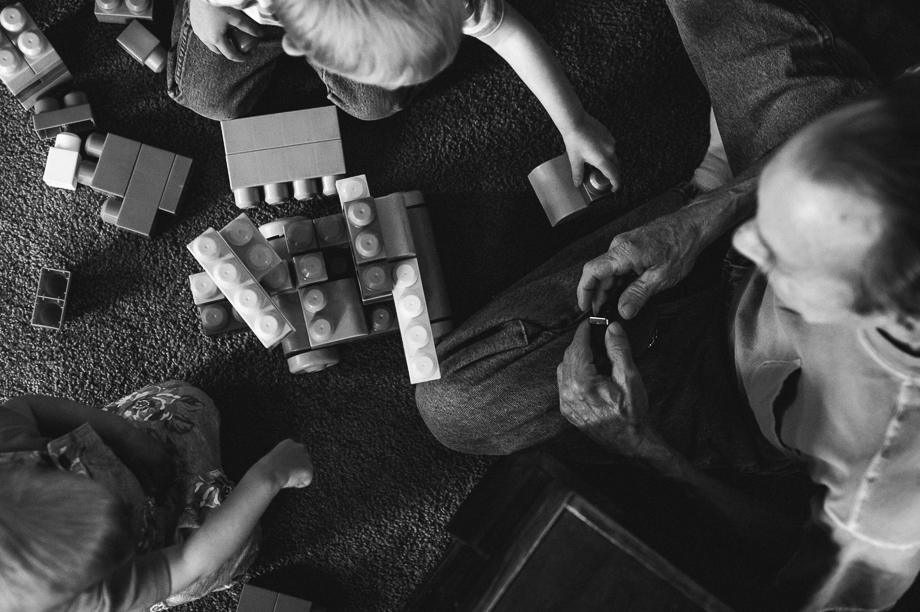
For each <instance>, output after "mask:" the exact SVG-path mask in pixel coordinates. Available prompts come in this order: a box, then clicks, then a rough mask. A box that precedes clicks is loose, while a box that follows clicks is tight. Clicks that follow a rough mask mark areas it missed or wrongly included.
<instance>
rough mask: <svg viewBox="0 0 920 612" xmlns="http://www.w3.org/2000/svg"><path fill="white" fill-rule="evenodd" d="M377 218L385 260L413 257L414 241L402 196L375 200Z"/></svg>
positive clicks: (414, 254) (389, 196)
mask: <svg viewBox="0 0 920 612" xmlns="http://www.w3.org/2000/svg"><path fill="white" fill-rule="evenodd" d="M374 202H375V204H376V206H377V218H378V219H379V220H380V233H381V234H382V236H383V243H384V244H385V245H386V250H387V259H388V260H390V261H396V260H399V259H406V258H407V257H415V256H416V251H415V240H413V238H412V227H411V226H410V225H409V214H408V213H407V212H406V202H405V198H404V197H403V194H401V193H394V194H391V195H388V196H386V197H383V198H375V200H374Z"/></svg>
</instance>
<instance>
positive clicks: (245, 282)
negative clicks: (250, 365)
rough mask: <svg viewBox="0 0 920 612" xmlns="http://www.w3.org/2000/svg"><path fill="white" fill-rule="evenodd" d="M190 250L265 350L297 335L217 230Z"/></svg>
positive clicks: (194, 243) (204, 234)
mask: <svg viewBox="0 0 920 612" xmlns="http://www.w3.org/2000/svg"><path fill="white" fill-rule="evenodd" d="M188 250H189V251H191V253H192V256H194V257H195V259H196V260H197V261H198V263H199V264H201V267H202V268H204V270H205V272H207V273H208V276H210V277H211V279H212V280H213V281H214V283H215V284H216V285H217V286H218V287H219V288H220V290H221V292H223V294H224V295H225V296H226V297H227V300H228V301H229V302H230V303H231V304H232V305H233V307H234V308H235V309H236V310H237V312H238V313H239V314H240V316H241V317H242V318H243V320H244V321H245V322H246V324H247V325H249V327H250V329H252V331H253V332H254V333H255V335H256V337H257V338H258V339H259V340H260V341H261V342H262V345H263V346H264V347H265V348H269V349H270V348H274V347H275V346H277V345H278V344H279V343H280V342H281V341H282V340H283V339H284V338H285V336H287V335H288V334H290V333H291V332H293V331H294V328H293V326H292V325H291V323H290V321H288V320H287V319H286V318H285V316H284V315H283V314H282V313H281V310H279V308H278V306H277V305H276V304H275V302H274V301H272V299H271V297H269V295H268V293H267V292H266V291H265V289H264V288H262V286H261V285H260V284H259V283H258V282H257V281H256V279H255V278H254V277H253V275H252V273H251V272H250V271H249V270H248V269H247V268H246V266H245V265H244V264H243V262H242V261H241V260H240V258H239V257H237V255H236V253H234V252H233V251H232V250H231V249H230V245H228V244H227V242H226V241H225V240H224V238H223V236H221V235H220V234H219V233H218V232H217V231H216V230H214V229H213V228H208V229H207V230H206V231H205V232H204V233H203V234H201V235H200V236H198V238H196V239H195V240H193V241H192V242H190V243H189V245H188Z"/></svg>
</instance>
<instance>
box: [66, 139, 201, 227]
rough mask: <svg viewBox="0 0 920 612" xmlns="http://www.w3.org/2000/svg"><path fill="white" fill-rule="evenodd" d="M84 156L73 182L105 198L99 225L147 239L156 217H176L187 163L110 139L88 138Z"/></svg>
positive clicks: (188, 168)
mask: <svg viewBox="0 0 920 612" xmlns="http://www.w3.org/2000/svg"><path fill="white" fill-rule="evenodd" d="M84 150H85V152H86V154H87V156H88V157H94V158H97V159H98V161H96V162H95V163H94V162H92V161H90V160H85V161H84V162H83V163H82V164H81V165H80V169H79V175H78V178H77V182H81V183H84V184H87V185H89V186H90V187H92V188H93V189H95V190H96V191H99V192H101V193H104V194H105V195H107V196H109V199H108V200H106V202H105V204H104V205H103V206H102V212H101V216H102V220H103V221H105V222H106V223H111V224H113V225H115V226H116V227H119V228H121V229H123V230H127V231H129V232H134V233H136V234H141V235H142V236H147V237H148V238H149V237H150V234H151V232H153V227H154V224H155V222H156V217H157V213H158V212H159V211H163V212H166V213H169V214H171V215H175V214H176V211H177V210H178V208H179V204H181V202H182V199H183V196H184V192H185V185H186V182H187V181H188V175H189V173H190V172H191V169H192V160H191V159H189V158H188V157H183V156H182V155H176V154H175V153H170V152H169V151H164V150H163V149H157V148H156V147H151V146H148V145H145V144H141V143H139V142H137V141H135V140H129V139H127V138H122V137H121V136H117V135H115V134H109V135H107V136H104V135H102V134H98V133H93V134H90V135H89V136H88V137H87V138H86V143H85V144H84Z"/></svg>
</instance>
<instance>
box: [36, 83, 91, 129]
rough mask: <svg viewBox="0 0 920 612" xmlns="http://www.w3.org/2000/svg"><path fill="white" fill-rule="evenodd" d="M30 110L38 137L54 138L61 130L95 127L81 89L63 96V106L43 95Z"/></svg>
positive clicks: (87, 100)
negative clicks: (33, 113) (32, 112)
mask: <svg viewBox="0 0 920 612" xmlns="http://www.w3.org/2000/svg"><path fill="white" fill-rule="evenodd" d="M32 110H33V111H34V112H35V115H34V116H33V117H32V127H33V128H34V129H35V133H36V134H38V137H39V138H54V137H55V136H57V135H58V134H60V133H61V132H74V133H76V132H87V131H89V130H92V129H93V128H95V127H96V119H95V118H94V117H93V109H92V108H90V106H89V99H87V97H86V94H85V93H83V92H82V91H72V92H70V93H69V94H67V95H66V96H64V108H61V105H60V104H58V101H57V100H56V99H54V98H52V97H49V96H45V97H42V98H39V99H38V100H36V101H35V106H34V107H33V109H32Z"/></svg>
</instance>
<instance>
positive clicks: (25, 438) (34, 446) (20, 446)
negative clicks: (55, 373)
mask: <svg viewBox="0 0 920 612" xmlns="http://www.w3.org/2000/svg"><path fill="white" fill-rule="evenodd" d="M47 443H48V440H46V439H45V438H42V436H41V434H40V433H39V431H38V423H36V422H35V417H34V416H32V412H31V411H30V410H29V409H28V408H25V407H22V406H19V405H17V403H16V402H7V403H5V404H0V453H14V452H20V451H36V450H43V449H44V448H45V445H46V444H47Z"/></svg>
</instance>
